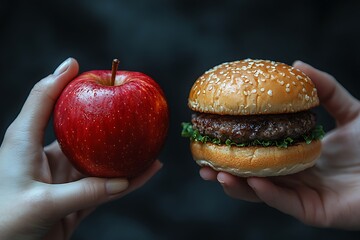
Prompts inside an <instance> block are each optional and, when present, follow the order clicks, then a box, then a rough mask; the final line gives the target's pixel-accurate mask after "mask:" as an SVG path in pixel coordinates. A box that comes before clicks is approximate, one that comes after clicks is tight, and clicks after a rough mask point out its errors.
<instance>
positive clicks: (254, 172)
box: [190, 141, 321, 177]
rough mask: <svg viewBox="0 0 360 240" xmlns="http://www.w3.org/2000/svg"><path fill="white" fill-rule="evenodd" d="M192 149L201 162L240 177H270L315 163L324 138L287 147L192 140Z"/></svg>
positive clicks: (289, 172) (194, 156) (299, 169)
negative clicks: (241, 145)
mask: <svg viewBox="0 0 360 240" xmlns="http://www.w3.org/2000/svg"><path fill="white" fill-rule="evenodd" d="M190 149H191V152H192V155H193V158H194V160H195V161H196V163H197V164H199V165H200V166H209V167H211V168H213V169H214V170H216V171H222V172H228V173H231V174H233V175H236V176H239V177H251V176H257V177H268V176H280V175H287V174H293V173H296V172H300V171H302V170H304V169H306V168H309V167H311V166H313V165H314V164H315V160H316V159H317V158H318V157H319V156H320V153H321V141H312V142H311V143H310V144H306V143H305V142H304V143H298V144H296V145H293V146H289V147H287V148H279V147H254V146H252V147H235V146H231V147H229V146H226V145H216V144H212V143H201V142H196V141H191V143H190Z"/></svg>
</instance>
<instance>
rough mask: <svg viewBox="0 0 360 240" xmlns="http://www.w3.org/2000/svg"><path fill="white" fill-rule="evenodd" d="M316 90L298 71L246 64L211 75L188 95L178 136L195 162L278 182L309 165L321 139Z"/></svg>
mask: <svg viewBox="0 0 360 240" xmlns="http://www.w3.org/2000/svg"><path fill="white" fill-rule="evenodd" d="M318 104H319V99H318V96H317V89H316V88H315V86H314V84H313V83H312V81H311V79H310V78H309V77H308V76H306V75H305V74H304V73H303V72H301V71H300V70H298V69H296V68H293V67H291V66H288V65H286V64H283V63H278V62H274V61H264V60H251V59H246V60H242V61H235V62H230V63H223V64H221V65H219V66H216V67H214V68H213V69H210V70H209V71H207V72H206V73H205V74H203V75H202V76H201V77H200V78H198V80H197V81H196V82H195V83H194V85H193V87H192V88H191V90H190V95H189V102H188V105H189V107H190V108H191V109H192V110H193V111H194V112H195V113H194V114H193V116H192V120H191V124H183V127H184V129H183V132H182V135H183V136H185V137H190V139H191V143H190V148H191V152H192V155H193V157H194V159H195V161H196V162H197V163H198V164H199V165H201V166H210V167H211V168H213V169H214V170H217V171H225V172H229V173H232V174H234V175H237V176H242V177H248V176H277V175H286V174H291V173H295V172H299V171H301V170H304V169H306V168H308V167H311V166H313V165H314V163H315V160H316V159H317V158H318V156H319V155H320V151H321V142H320V141H319V139H320V138H321V137H322V135H323V131H322V128H321V127H319V126H317V125H316V118H315V115H314V113H312V112H311V111H310V109H311V108H313V107H316V106H317V105H318Z"/></svg>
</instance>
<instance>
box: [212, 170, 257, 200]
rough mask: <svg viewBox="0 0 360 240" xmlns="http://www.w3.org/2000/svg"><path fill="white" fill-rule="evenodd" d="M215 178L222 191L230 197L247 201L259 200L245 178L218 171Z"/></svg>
mask: <svg viewBox="0 0 360 240" xmlns="http://www.w3.org/2000/svg"><path fill="white" fill-rule="evenodd" d="M217 180H218V181H219V183H220V184H221V185H222V187H223V189H224V192H225V193H226V194H227V195H229V196H230V197H232V198H236V199H241V200H245V201H249V202H260V201H261V200H260V199H259V198H258V197H257V196H256V194H255V193H254V191H253V189H252V188H251V187H249V185H248V183H247V181H246V178H240V177H236V176H234V175H231V174H229V173H225V172H219V173H218V175H217Z"/></svg>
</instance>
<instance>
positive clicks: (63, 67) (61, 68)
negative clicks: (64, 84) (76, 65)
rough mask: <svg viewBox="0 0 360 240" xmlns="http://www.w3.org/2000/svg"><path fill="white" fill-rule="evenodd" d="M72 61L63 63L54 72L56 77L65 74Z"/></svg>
mask: <svg viewBox="0 0 360 240" xmlns="http://www.w3.org/2000/svg"><path fill="white" fill-rule="evenodd" d="M70 61H71V58H68V59H66V60H65V61H64V62H63V63H61V64H60V65H59V66H58V67H57V68H56V70H55V71H54V75H55V76H58V75H60V74H62V73H63V72H65V71H66V70H67V69H68V68H69V65H70Z"/></svg>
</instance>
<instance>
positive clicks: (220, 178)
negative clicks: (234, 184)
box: [217, 174, 225, 185]
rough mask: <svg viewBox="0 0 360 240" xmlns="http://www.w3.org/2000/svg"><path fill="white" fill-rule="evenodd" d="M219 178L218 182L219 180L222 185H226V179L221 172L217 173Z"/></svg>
mask: <svg viewBox="0 0 360 240" xmlns="http://www.w3.org/2000/svg"><path fill="white" fill-rule="evenodd" d="M217 180H218V182H219V183H220V184H221V185H224V184H225V181H224V179H223V177H222V176H221V174H218V175H217Z"/></svg>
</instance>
